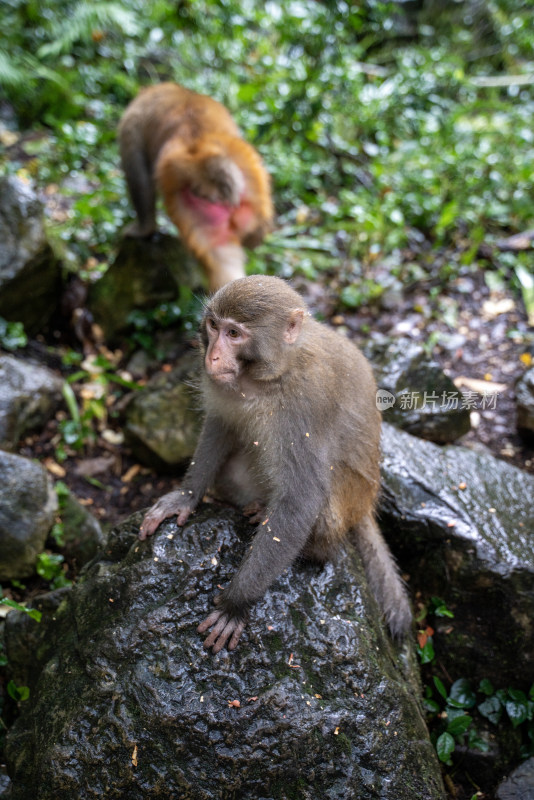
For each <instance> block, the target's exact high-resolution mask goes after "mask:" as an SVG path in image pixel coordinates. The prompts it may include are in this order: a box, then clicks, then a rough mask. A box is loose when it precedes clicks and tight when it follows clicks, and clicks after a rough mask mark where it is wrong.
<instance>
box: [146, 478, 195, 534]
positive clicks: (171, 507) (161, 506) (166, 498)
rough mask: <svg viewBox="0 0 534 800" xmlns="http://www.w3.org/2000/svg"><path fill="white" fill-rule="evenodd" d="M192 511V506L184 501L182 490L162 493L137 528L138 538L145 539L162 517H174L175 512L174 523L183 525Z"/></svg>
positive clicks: (153, 530)
mask: <svg viewBox="0 0 534 800" xmlns="http://www.w3.org/2000/svg"><path fill="white" fill-rule="evenodd" d="M192 511H193V506H191V505H189V504H188V503H187V502H186V501H185V498H184V492H182V491H180V490H178V491H176V492H169V493H168V494H165V495H163V497H160V499H159V500H158V502H157V503H154V505H153V506H152V508H150V509H149V510H148V511H147V513H146V514H145V518H144V519H143V522H142V523H141V527H140V528H139V538H140V539H146V537H147V536H152V534H153V533H155V532H156V530H157V529H158V527H159V526H160V525H161V523H162V522H163V520H164V519H168V518H169V517H174V515H175V514H176V524H177V525H180V527H181V526H182V525H185V523H186V522H187V520H188V518H189V515H190V514H191V513H192Z"/></svg>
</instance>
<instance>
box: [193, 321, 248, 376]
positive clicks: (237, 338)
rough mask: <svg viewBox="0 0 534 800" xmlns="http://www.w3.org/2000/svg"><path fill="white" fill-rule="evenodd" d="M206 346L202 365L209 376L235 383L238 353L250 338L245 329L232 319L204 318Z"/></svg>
mask: <svg viewBox="0 0 534 800" xmlns="http://www.w3.org/2000/svg"><path fill="white" fill-rule="evenodd" d="M206 332H207V334H208V347H207V350H206V356H205V359H204V365H205V368H206V372H207V374H208V375H209V377H210V378H211V379H212V380H213V381H215V382H216V383H219V384H232V383H235V381H236V380H237V378H238V377H239V373H240V362H239V359H238V354H239V351H240V349H241V348H242V347H243V345H244V344H245V342H246V341H247V340H248V339H249V338H250V333H249V332H248V331H247V329H246V328H245V327H244V326H243V325H240V324H239V323H237V322H233V321H232V320H227V319H225V320H217V319H215V318H213V317H207V318H206Z"/></svg>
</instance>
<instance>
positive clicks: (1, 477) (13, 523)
mask: <svg viewBox="0 0 534 800" xmlns="http://www.w3.org/2000/svg"><path fill="white" fill-rule="evenodd" d="M57 507H58V503H57V495H56V492H55V491H54V487H53V485H52V481H51V480H50V477H49V475H48V473H47V471H46V470H45V469H44V467H42V466H41V465H40V464H37V463H36V462H35V461H30V459H28V458H23V457H22V456H17V455H13V454H12V453H6V452H3V451H0V581H4V580H8V581H9V580H14V579H19V578H27V577H29V576H30V575H33V574H34V572H35V563H36V559H37V556H38V555H39V553H42V551H43V549H44V544H45V541H46V537H47V536H48V533H49V532H50V529H51V528H52V525H53V524H54V520H55V516H56V512H57Z"/></svg>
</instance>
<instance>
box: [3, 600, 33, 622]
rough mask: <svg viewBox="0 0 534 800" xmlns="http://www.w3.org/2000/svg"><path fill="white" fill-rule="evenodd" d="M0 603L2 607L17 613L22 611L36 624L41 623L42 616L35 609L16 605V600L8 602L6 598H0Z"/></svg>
mask: <svg viewBox="0 0 534 800" xmlns="http://www.w3.org/2000/svg"><path fill="white" fill-rule="evenodd" d="M0 603H1V604H2V605H4V606H9V607H10V608H16V609H17V611H24V613H25V614H27V615H28V616H29V617H31V618H32V619H34V620H35V621H36V622H40V621H41V617H42V616H43V614H42V612H41V611H37V609H36V608H26V606H23V605H21V604H20V603H17V601H16V600H10V599H9V598H8V597H0Z"/></svg>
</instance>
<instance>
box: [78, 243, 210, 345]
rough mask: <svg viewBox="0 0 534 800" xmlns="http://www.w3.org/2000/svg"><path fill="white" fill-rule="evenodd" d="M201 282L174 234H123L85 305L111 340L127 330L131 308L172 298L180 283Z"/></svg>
mask: <svg viewBox="0 0 534 800" xmlns="http://www.w3.org/2000/svg"><path fill="white" fill-rule="evenodd" d="M202 285H203V284H202V278H201V275H200V271H199V268H198V265H197V263H196V261H195V259H194V258H193V256H192V255H191V254H190V253H189V252H188V251H187V250H186V249H185V248H184V247H183V246H182V245H181V243H180V242H179V241H178V239H176V238H175V237H173V236H168V235H165V234H158V235H157V236H155V237H153V238H151V239H131V238H128V237H127V238H125V239H123V240H122V241H121V244H120V249H119V251H118V253H117V257H116V259H115V261H114V262H113V264H112V265H111V266H110V268H109V269H108V271H107V272H106V273H105V275H104V276H103V277H102V278H101V279H100V280H99V281H97V282H96V283H94V284H93V285H92V286H91V287H90V291H89V297H88V307H89V309H90V311H91V312H92V313H93V315H94V317H95V320H96V321H97V322H98V324H99V325H100V326H101V327H102V329H103V330H104V333H105V335H106V339H107V340H112V339H113V338H114V337H115V336H116V335H117V334H118V333H120V332H124V331H125V330H127V329H128V327H129V326H130V322H129V316H130V314H131V313H132V312H133V311H135V310H146V311H148V310H153V309H154V308H155V307H156V306H158V305H159V304H161V303H169V302H172V301H176V300H177V299H178V298H179V290H180V287H181V286H187V287H190V288H193V289H198V287H200V286H202Z"/></svg>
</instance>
